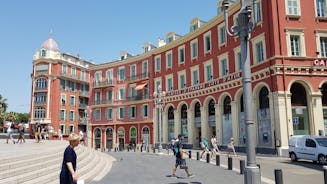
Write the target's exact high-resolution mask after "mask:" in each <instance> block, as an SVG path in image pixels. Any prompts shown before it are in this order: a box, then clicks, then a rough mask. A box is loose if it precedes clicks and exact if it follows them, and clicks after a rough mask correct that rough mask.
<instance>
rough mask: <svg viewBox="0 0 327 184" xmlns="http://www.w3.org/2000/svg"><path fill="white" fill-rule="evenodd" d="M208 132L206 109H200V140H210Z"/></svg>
mask: <svg viewBox="0 0 327 184" xmlns="http://www.w3.org/2000/svg"><path fill="white" fill-rule="evenodd" d="M208 132H209V123H208V107H207V106H206V107H201V140H200V142H201V141H202V139H203V138H206V139H207V140H208V139H209V138H210V137H208Z"/></svg>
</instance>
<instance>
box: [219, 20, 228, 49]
mask: <svg viewBox="0 0 327 184" xmlns="http://www.w3.org/2000/svg"><path fill="white" fill-rule="evenodd" d="M218 31H219V33H218V34H219V36H218V37H219V47H221V46H223V45H225V44H226V28H225V24H221V25H219V26H218Z"/></svg>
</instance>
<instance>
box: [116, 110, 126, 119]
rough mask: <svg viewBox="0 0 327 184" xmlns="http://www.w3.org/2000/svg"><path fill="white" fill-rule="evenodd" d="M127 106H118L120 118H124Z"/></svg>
mask: <svg viewBox="0 0 327 184" xmlns="http://www.w3.org/2000/svg"><path fill="white" fill-rule="evenodd" d="M125 114H126V112H125V108H124V107H120V108H118V119H124V118H125Z"/></svg>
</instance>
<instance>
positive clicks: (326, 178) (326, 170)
mask: <svg viewBox="0 0 327 184" xmlns="http://www.w3.org/2000/svg"><path fill="white" fill-rule="evenodd" d="M322 168H323V169H324V184H327V166H323V167H322Z"/></svg>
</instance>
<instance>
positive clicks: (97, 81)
mask: <svg viewBox="0 0 327 184" xmlns="http://www.w3.org/2000/svg"><path fill="white" fill-rule="evenodd" d="M94 78H95V84H96V85H100V84H101V80H102V72H101V71H97V72H95V74H94Z"/></svg>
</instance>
